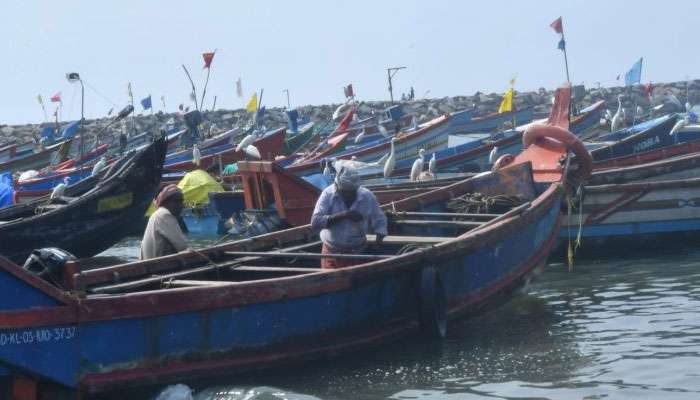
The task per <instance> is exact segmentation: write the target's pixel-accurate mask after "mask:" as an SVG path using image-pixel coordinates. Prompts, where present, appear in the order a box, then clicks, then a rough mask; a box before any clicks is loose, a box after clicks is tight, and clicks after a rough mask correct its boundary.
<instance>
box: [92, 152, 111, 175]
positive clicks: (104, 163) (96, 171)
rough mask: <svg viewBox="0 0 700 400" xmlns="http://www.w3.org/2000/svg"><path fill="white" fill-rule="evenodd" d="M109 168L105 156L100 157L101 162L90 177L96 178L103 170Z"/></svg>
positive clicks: (96, 165) (97, 163) (93, 169)
mask: <svg viewBox="0 0 700 400" xmlns="http://www.w3.org/2000/svg"><path fill="white" fill-rule="evenodd" d="M105 167H107V159H106V158H105V156H102V157H100V161H98V162H96V163H95V166H93V167H92V172H91V173H90V176H95V175H97V174H99V173H100V172H101V171H102V170H103V169H105Z"/></svg>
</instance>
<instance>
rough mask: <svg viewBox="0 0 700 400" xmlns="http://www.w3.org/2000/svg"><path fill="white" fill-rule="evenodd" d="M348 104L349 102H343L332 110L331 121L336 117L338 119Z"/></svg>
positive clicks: (335, 119)
mask: <svg viewBox="0 0 700 400" xmlns="http://www.w3.org/2000/svg"><path fill="white" fill-rule="evenodd" d="M349 105H350V104H348V103H343V104H341V105H339V106H338V108H336V109H335V111H333V121H337V120H338V119H340V116H341V114H344V113H345V111H346V108H347V107H348V106H349Z"/></svg>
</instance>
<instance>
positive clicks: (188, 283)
mask: <svg viewBox="0 0 700 400" xmlns="http://www.w3.org/2000/svg"><path fill="white" fill-rule="evenodd" d="M229 283H230V282H227V281H197V280H186V279H173V280H169V281H166V282H163V287H165V288H174V287H197V286H222V285H227V284H229Z"/></svg>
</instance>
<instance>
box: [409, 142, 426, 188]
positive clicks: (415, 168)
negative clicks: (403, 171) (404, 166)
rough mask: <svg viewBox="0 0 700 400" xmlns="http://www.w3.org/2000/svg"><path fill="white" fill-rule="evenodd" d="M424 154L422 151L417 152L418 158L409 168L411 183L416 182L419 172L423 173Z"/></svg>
mask: <svg viewBox="0 0 700 400" xmlns="http://www.w3.org/2000/svg"><path fill="white" fill-rule="evenodd" d="M424 154H425V150H424V149H420V150H418V158H416V161H414V162H413V165H412V166H411V175H410V179H411V181H413V182H415V181H417V180H418V176H419V175H420V173H421V172H423V164H424V163H425V160H424V158H423V155H424Z"/></svg>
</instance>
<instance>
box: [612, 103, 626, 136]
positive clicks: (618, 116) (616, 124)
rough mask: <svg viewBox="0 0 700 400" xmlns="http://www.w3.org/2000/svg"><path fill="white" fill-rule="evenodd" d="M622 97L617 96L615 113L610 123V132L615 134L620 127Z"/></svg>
mask: <svg viewBox="0 0 700 400" xmlns="http://www.w3.org/2000/svg"><path fill="white" fill-rule="evenodd" d="M622 112H623V111H622V95H619V96H617V112H615V115H613V117H612V120H611V121H610V132H615V131H617V130H618V129H620V127H621V126H622V118H623V117H622Z"/></svg>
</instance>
